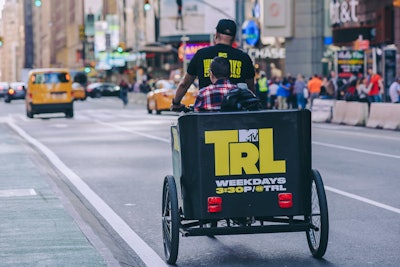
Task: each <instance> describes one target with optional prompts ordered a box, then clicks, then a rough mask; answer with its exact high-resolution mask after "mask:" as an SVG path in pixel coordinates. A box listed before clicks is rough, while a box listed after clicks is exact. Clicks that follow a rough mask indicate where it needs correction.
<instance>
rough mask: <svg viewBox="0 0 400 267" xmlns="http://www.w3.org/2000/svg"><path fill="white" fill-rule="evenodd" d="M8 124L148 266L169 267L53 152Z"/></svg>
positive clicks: (17, 127)
mask: <svg viewBox="0 0 400 267" xmlns="http://www.w3.org/2000/svg"><path fill="white" fill-rule="evenodd" d="M7 123H8V125H9V126H10V127H11V128H12V129H14V130H15V131H16V132H17V133H18V134H19V135H20V136H21V137H23V138H24V139H25V140H26V141H28V142H29V143H30V144H32V145H33V146H35V147H36V148H37V149H39V150H40V151H41V152H42V153H43V154H44V155H45V156H46V157H47V158H48V159H49V160H50V162H51V163H52V164H53V165H54V166H55V167H56V168H57V169H58V170H59V171H60V172H62V173H63V174H64V175H65V176H66V177H67V178H68V180H69V181H70V182H71V183H72V184H73V185H74V186H75V187H76V188H77V189H78V190H79V191H80V192H81V194H82V195H83V196H85V198H86V199H87V200H88V201H89V203H90V204H91V205H92V206H93V207H94V208H95V209H96V210H97V211H98V212H99V214H101V215H102V216H103V218H104V219H105V220H106V221H107V222H108V223H109V224H110V225H111V227H112V228H113V229H114V230H115V231H116V232H117V233H118V234H119V236H120V237H121V238H122V239H123V240H125V242H126V243H127V244H128V246H130V247H131V249H132V250H133V251H135V253H136V254H137V255H138V256H139V257H140V259H141V260H142V261H143V262H144V263H145V264H146V265H147V266H161V267H163V266H166V267H167V266H168V265H167V264H166V263H165V262H164V261H163V260H162V259H161V258H160V256H158V254H157V253H156V252H155V251H154V250H153V249H152V248H151V247H150V246H149V245H147V243H146V242H144V241H143V240H142V239H141V238H140V237H139V236H138V235H137V234H136V233H135V232H134V231H133V230H132V229H131V228H130V227H129V225H128V224H127V223H126V222H125V221H124V220H122V218H121V217H119V216H118V215H117V214H116V213H115V212H114V210H113V209H111V207H110V206H108V205H107V203H105V202H104V200H103V199H101V198H100V197H99V196H98V195H97V194H96V193H95V192H94V191H93V190H92V189H91V188H90V187H89V186H88V185H87V184H86V183H85V182H84V181H83V180H82V179H81V178H80V177H79V176H78V175H77V174H76V173H74V172H73V171H72V170H71V169H70V168H68V167H67V166H66V165H65V164H64V163H63V162H62V161H61V160H60V158H59V157H57V155H56V154H54V152H53V151H51V150H50V149H49V148H47V147H46V146H45V145H43V144H42V143H41V142H39V141H38V140H37V139H35V138H33V137H32V136H30V135H29V134H27V133H26V132H25V131H24V130H23V129H21V128H20V127H19V126H18V125H16V124H15V123H14V122H13V121H12V120H8V121H7Z"/></svg>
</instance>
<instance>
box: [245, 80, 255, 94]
mask: <svg viewBox="0 0 400 267" xmlns="http://www.w3.org/2000/svg"><path fill="white" fill-rule="evenodd" d="M246 84H247V88H249V90H250V91H252V92H253V93H255V92H256V90H255V88H254V79H253V78H251V79H246Z"/></svg>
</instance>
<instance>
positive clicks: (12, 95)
mask: <svg viewBox="0 0 400 267" xmlns="http://www.w3.org/2000/svg"><path fill="white" fill-rule="evenodd" d="M25 95H26V84H25V83H23V82H12V83H10V86H9V89H8V90H7V92H6V94H5V95H4V102H6V103H10V102H11V100H15V99H25Z"/></svg>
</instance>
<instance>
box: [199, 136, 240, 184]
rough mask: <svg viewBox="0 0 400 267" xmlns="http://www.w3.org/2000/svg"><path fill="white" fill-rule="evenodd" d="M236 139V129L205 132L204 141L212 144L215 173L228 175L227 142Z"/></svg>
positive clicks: (235, 140)
mask: <svg viewBox="0 0 400 267" xmlns="http://www.w3.org/2000/svg"><path fill="white" fill-rule="evenodd" d="M237 141H238V131H236V130H228V131H210V132H205V143H206V144H214V158H215V175H216V176H221V175H229V143H232V142H237Z"/></svg>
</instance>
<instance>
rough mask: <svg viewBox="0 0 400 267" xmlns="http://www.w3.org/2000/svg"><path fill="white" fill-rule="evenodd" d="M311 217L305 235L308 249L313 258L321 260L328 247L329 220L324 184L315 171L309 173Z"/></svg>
mask: <svg viewBox="0 0 400 267" xmlns="http://www.w3.org/2000/svg"><path fill="white" fill-rule="evenodd" d="M311 178H312V181H311V215H310V217H309V219H310V223H311V224H312V225H313V227H312V228H310V229H309V230H308V231H307V232H306V234H307V242H308V247H309V248H310V251H311V254H312V255H313V256H314V257H315V258H322V257H323V256H324V254H325V252H326V248H327V246H328V235H329V218H328V204H327V201H326V195H325V189H324V184H323V182H322V178H321V175H320V174H319V172H318V171H317V170H312V171H311Z"/></svg>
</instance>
